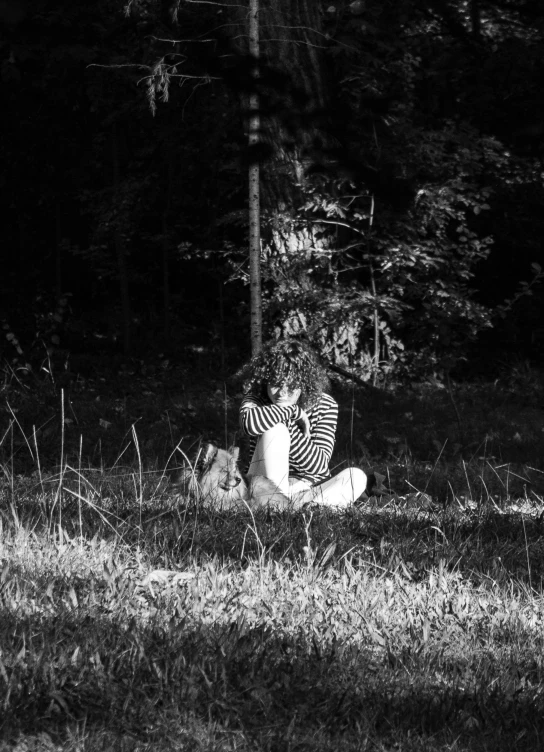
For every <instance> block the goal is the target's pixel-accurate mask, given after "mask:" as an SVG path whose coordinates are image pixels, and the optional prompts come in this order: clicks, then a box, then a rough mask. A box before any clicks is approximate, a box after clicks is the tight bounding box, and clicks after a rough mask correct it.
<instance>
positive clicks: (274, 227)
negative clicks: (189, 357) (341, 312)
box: [231, 0, 328, 352]
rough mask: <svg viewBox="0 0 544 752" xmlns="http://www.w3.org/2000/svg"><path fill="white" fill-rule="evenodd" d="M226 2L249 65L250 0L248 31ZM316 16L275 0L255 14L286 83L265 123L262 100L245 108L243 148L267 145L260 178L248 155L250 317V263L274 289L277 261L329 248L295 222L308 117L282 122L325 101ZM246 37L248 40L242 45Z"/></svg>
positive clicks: (267, 52) (308, 3)
mask: <svg viewBox="0 0 544 752" xmlns="http://www.w3.org/2000/svg"><path fill="white" fill-rule="evenodd" d="M231 2H232V14H233V17H234V18H236V19H237V22H238V23H237V24H235V25H234V33H233V40H234V43H235V44H236V45H237V46H238V49H239V50H240V52H241V53H242V54H244V53H245V54H247V53H248V52H249V54H250V56H251V58H253V60H256V59H257V58H258V55H259V45H258V38H256V37H255V21H254V14H255V13H256V10H255V9H256V2H257V0H250V25H249V28H248V27H247V26H246V18H247V13H244V11H243V9H241V8H240V5H239V4H235V3H234V0H231ZM320 18H321V16H320V6H319V3H315V2H313V1H312V0H282V2H281V3H272V2H270V1H269V2H268V3H267V4H266V7H264V5H263V6H262V7H261V8H260V10H259V12H258V19H259V27H260V31H261V38H262V37H265V38H266V39H265V41H262V42H261V45H260V47H261V52H264V56H265V59H266V64H267V66H269V67H270V68H271V69H273V70H276V71H279V73H280V74H281V75H284V76H285V84H284V88H283V89H281V90H280V89H277V90H276V91H272V92H271V91H270V90H268V89H267V90H266V92H265V94H266V97H267V100H266V109H267V111H268V114H267V116H266V118H262V117H261V119H260V120H261V121H260V122H259V118H258V114H259V107H262V106H263V101H261V102H259V97H258V95H257V94H254V95H252V96H251V97H250V99H249V103H248V104H249V138H250V144H252V145H256V144H257V143H258V142H259V140H260V141H262V142H264V143H265V144H267V145H269V146H270V152H271V155H272V156H271V158H270V160H269V161H268V162H267V165H266V170H263V171H261V175H260V178H259V175H258V168H259V165H258V162H257V160H256V159H251V156H250V209H249V211H250V220H249V221H250V249H251V250H250V259H252V262H251V263H252V266H251V265H250V277H251V287H252V295H251V302H252V312H253V306H255V309H256V308H257V305H258V301H257V298H258V300H259V302H260V300H261V292H260V286H261V280H260V279H259V280H258V281H257V279H255V280H254V278H253V274H254V272H255V271H256V268H257V258H258V259H259V260H261V259H262V260H263V261H264V263H265V267H264V268H263V270H262V275H263V281H265V280H272V281H273V284H274V285H276V284H277V282H278V280H277V279H276V277H277V275H278V274H279V275H280V277H281V275H282V272H283V273H284V272H286V270H287V266H288V265H287V266H286V265H285V264H284V262H285V261H290V260H291V259H295V258H298V259H301V258H302V257H303V256H305V255H306V256H307V254H308V253H312V252H318V253H319V252H321V250H322V249H323V248H324V247H326V246H327V245H328V239H327V238H326V234H325V233H324V232H323V226H319V227H316V226H314V224H313V223H311V222H308V221H305V222H301V221H300V219H296V209H297V208H298V205H299V204H300V202H301V198H302V195H301V190H300V187H301V185H302V184H304V181H305V169H306V167H307V166H308V163H309V160H308V156H307V152H308V151H309V150H310V147H311V145H312V141H313V138H314V136H315V131H314V129H313V127H312V124H311V118H308V119H307V120H308V121H310V122H309V125H304V126H297V127H296V132H293V130H292V123H290V122H288V121H289V120H290V118H291V116H293V118H292V119H293V120H294V121H297V120H298V121H299V122H303V120H304V118H302V117H301V118H297V114H308V113H311V111H312V109H321V108H323V107H324V105H325V102H326V99H327V97H326V94H325V86H324V80H325V79H324V75H323V63H322V60H321V48H322V45H323V36H322V35H320V24H321V21H320ZM252 24H253V25H252ZM248 32H249V41H248V43H247V44H246V42H245V40H246V39H247V36H248ZM261 99H262V98H261ZM301 100H306V110H305V113H301V112H300V101H301ZM297 110H298V113H297ZM286 115H287V117H286ZM250 153H251V149H250ZM259 185H260V189H261V195H260V208H261V209H262V210H263V214H262V215H261V222H262V224H263V227H262V229H263V240H262V247H261V243H258V241H257V235H256V232H257V219H256V218H257V216H258V212H259V204H258V203H257V201H258V187H259ZM263 222H264V223H263ZM257 253H258V254H259V256H257ZM299 270H300V272H301V275H302V277H304V276H307V275H305V273H303V270H302V268H301V267H300V269H299ZM287 273H289V272H287ZM295 276H296V275H295ZM302 277H301V279H300V284H301V285H302V287H304V285H305V280H304V279H302ZM295 286H296V285H295ZM295 297H296V295H295V296H293V300H292V303H293V305H296V300H295V299H294V298H295ZM256 315H258V317H259V320H258V321H259V323H258V324H257V319H256V320H255V330H254V328H253V327H254V325H253V321H252V349H253V352H255V351H256V350H257V349H259V348H260V341H259V340H258V339H257V335H256V334H254V331H255V332H256V330H257V327H261V326H262V325H261V321H260V317H261V315H262V314H261V311H260V310H259V311H258V314H256ZM288 317H289V316H287V318H288ZM295 318H296V315H295ZM282 326H283V324H282ZM284 329H285V327H284ZM288 329H289V326H287V330H288ZM254 336H255V340H254V339H253V338H254Z"/></svg>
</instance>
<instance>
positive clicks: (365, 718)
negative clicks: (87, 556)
mask: <svg viewBox="0 0 544 752" xmlns="http://www.w3.org/2000/svg"><path fill="white" fill-rule="evenodd" d="M0 623H1V624H2V628H1V635H2V650H3V653H2V666H3V670H2V675H3V681H4V683H5V685H6V684H7V687H8V692H7V694H4V699H3V707H4V714H3V720H2V725H1V729H2V733H3V735H4V737H5V738H10V737H11V738H14V735H15V734H16V732H17V731H20V730H23V731H25V732H27V733H32V732H36V731H43V730H47V731H48V732H49V733H51V734H52V735H53V736H57V737H62V736H63V735H64V733H65V730H66V728H67V727H71V728H73V727H74V726H76V727H77V726H79V727H80V728H84V729H85V734H86V735H87V736H89V737H91V736H92V734H93V729H94V730H99V731H100V732H101V733H103V732H104V733H107V734H109V735H110V740H111V738H117V742H116V743H114V744H112V743H111V741H110V745H109V747H108V748H110V749H114V748H119V749H131V748H136V747H137V744H149V745H150V747H149V748H150V749H151V748H153V745H155V747H154V748H159V749H163V748H164V749H167V748H170V747H169V746H168V745H167V744H166V741H167V740H168V738H169V733H170V732H171V730H172V728H171V724H172V723H173V722H174V723H175V722H176V721H177V722H178V723H180V724H182V721H183V718H186V717H187V716H189V715H190V716H192V717H196V718H198V719H200V720H201V722H202V724H204V725H205V726H207V727H208V728H209V729H210V734H211V735H213V734H214V733H217V731H218V729H221V730H222V733H224V732H225V731H230V732H233V733H234V732H237V733H241V734H242V735H243V738H244V740H245V741H246V744H244V745H241V746H238V747H236V748H237V749H240V748H243V749H246V748H247V749H255V750H261V749H263V750H264V749H287V748H291V749H295V748H296V749H308V750H309V749H330V750H333V749H339V748H342V749H348V750H349V749H365V748H367V747H365V746H364V745H368V748H369V749H370V748H378V749H381V748H382V747H380V746H377V745H379V744H384V745H387V744H393V743H395V742H397V743H398V742H399V741H400V742H403V743H404V745H405V746H402V749H405V750H413V751H414V752H415V751H416V750H421V749H444V750H445V749H452V748H454V749H458V750H496V751H497V752H498V751H501V752H502V751H503V752H507V751H508V752H511V751H512V750H518V749H519V750H537V749H540V748H541V747H540V746H539V745H540V744H541V742H542V739H543V738H544V715H543V712H542V711H543V703H542V696H541V681H542V671H541V665H540V663H538V661H537V660H536V657H533V656H525V657H522V658H521V659H519V660H518V662H517V663H516V665H515V666H512V665H510V664H508V663H504V662H503V663H501V662H499V660H496V659H494V658H493V656H492V655H491V654H488V655H486V654H485V651H484V652H482V653H481V654H479V655H474V656H470V655H469V656H467V655H458V656H455V657H452V656H450V657H449V658H448V660H447V661H446V660H444V658H443V650H442V648H441V646H440V645H435V646H434V647H433V646H432V644H429V646H428V648H427V650H426V651H424V652H421V651H418V650H415V649H414V650H413V651H410V650H409V651H408V652H407V651H406V650H405V651H404V652H403V654H402V655H400V654H399V655H395V653H394V651H392V650H391V649H389V648H382V649H377V648H376V647H375V646H374V645H372V642H371V640H370V639H369V637H368V636H367V635H365V634H364V632H362V633H361V635H360V637H359V638H358V639H356V640H350V641H349V642H343V641H341V640H337V639H334V638H333V639H328V640H323V636H322V635H321V636H320V635H316V634H314V635H308V634H304V633H302V631H301V633H300V635H297V636H293V635H289V634H285V633H281V632H280V631H275V630H274V629H272V628H271V627H270V626H268V625H259V624H255V625H249V624H247V623H246V622H245V620H244V619H243V618H237V619H236V620H234V621H228V620H226V621H224V622H223V623H220V622H219V620H218V621H217V622H216V623H215V624H213V625H211V626H210V625H205V624H202V623H198V622H192V621H190V620H189V619H187V618H177V617H175V616H172V618H171V619H170V621H169V622H166V623H165V622H164V621H163V620H158V619H153V618H151V619H150V620H149V621H148V622H147V623H145V622H142V621H137V620H136V618H135V617H133V618H132V619H131V618H127V619H112V618H108V616H107V615H102V616H96V615H95V616H91V615H90V614H88V613H87V614H86V613H79V612H78V611H77V610H75V611H72V612H69V613H67V612H65V613H64V614H62V615H59V614H56V615H53V614H51V615H47V614H45V613H41V614H36V615H33V616H24V617H21V615H18V614H17V613H15V612H14V611H13V610H11V609H9V608H6V607H5V606H4V608H2V611H1V612H0ZM520 637H521V639H523V635H520ZM441 651H442V652H441ZM482 656H484V658H485V660H484V659H483V658H482ZM469 677H470V678H469ZM520 677H525V679H526V682H525V684H523V683H520V681H519V678H520ZM127 739H128V740H131V742H130V744H129V743H127ZM122 740H124V741H122ZM317 740H319V742H317ZM196 741H197V740H196V739H195V740H193V743H195V744H196ZM212 741H213V740H212V739H210V746H209V747H207V746H205V745H203V746H195V747H194V748H195V749H201V748H206V749H207V748H209V749H213V748H219V747H214V746H213V744H212V743H211V742H212ZM287 743H288V744H287ZM454 743H456V744H457V746H455V747H453V746H448V745H453V744H454ZM339 745H340V746H339ZM372 745H375V746H374V747H373V746H372ZM427 745H428V746H427ZM91 748H93V747H89V749H91ZM139 748H140V749H141V748H142V747H141V746H140V747H139ZM172 748H174V745H173V746H172ZM175 748H179V747H175ZM183 748H184V749H185V748H188V749H191V748H193V747H192V746H191V745H188V746H187V747H185V746H184V747H183ZM233 748H234V747H233ZM385 748H389V747H385Z"/></svg>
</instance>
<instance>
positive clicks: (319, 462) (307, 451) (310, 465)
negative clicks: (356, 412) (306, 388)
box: [240, 394, 338, 484]
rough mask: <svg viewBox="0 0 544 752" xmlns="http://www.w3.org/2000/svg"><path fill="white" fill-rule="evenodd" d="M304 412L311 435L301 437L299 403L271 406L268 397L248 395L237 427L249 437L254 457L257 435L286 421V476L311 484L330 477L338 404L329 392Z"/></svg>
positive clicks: (241, 408)
mask: <svg viewBox="0 0 544 752" xmlns="http://www.w3.org/2000/svg"><path fill="white" fill-rule="evenodd" d="M306 414H307V415H308V419H309V421H310V436H304V434H303V433H302V430H301V428H300V427H299V425H298V423H297V421H298V420H299V419H300V416H301V409H300V407H299V406H298V405H282V406H279V405H273V404H272V403H271V402H270V400H269V399H268V398H263V397H257V396H255V395H252V394H248V395H247V396H246V397H245V398H244V399H243V400H242V404H241V406H240V426H241V428H242V431H243V432H244V433H245V434H246V435H247V436H249V437H250V442H249V447H250V456H253V452H254V451H255V445H256V444H257V439H258V437H259V436H260V435H261V434H262V433H264V432H265V431H267V430H268V429H269V428H272V427H273V426H275V425H277V424H278V423H285V425H286V426H287V428H288V429H289V435H290V437H291V449H290V452H289V475H290V476H295V477H297V478H303V479H304V480H307V481H309V482H310V483H312V484H314V483H320V482H321V481H323V480H325V479H326V478H328V477H329V476H330V471H329V462H330V459H331V455H332V450H333V448H334V437H335V433H336V423H337V420H338V405H337V404H336V402H335V401H334V400H333V398H332V397H330V396H329V395H328V394H322V395H321V398H320V399H319V402H318V403H317V404H316V405H314V407H311V408H308V410H306Z"/></svg>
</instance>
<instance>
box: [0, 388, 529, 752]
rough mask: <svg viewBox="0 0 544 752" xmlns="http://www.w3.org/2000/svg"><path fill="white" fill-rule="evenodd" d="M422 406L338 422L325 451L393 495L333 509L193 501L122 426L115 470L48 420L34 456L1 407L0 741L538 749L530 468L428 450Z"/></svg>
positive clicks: (356, 405) (2, 746)
mask: <svg viewBox="0 0 544 752" xmlns="http://www.w3.org/2000/svg"><path fill="white" fill-rule="evenodd" d="M367 399H368V397H366V396H364V395H363V396H362V397H361V396H359V397H358V401H357V402H354V401H352V402H351V405H350V401H349V400H350V392H349V391H348V392H347V396H345V398H344V399H343V401H342V403H341V405H342V407H343V408H344V414H345V411H348V414H349V410H351V415H354V416H355V419H356V418H357V416H356V413H355V411H356V410H359V411H361V410H363V409H364V403H365V400H367ZM383 399H384V404H383V411H382V413H381V415H382V418H383V423H384V424H387V423H388V421H389V420H390V417H389V415H388V413H387V410H388V409H391V415H392V414H393V412H394V410H396V415H397V417H398V416H399V415H401V413H400V412H399V411H400V409H403V410H404V407H405V406H404V405H402V408H399V404H398V403H397V404H396V406H395V405H392V406H391V407H390V408H389V407H388V406H387V405H386V404H385V401H387V400H390V399H391V398H390V397H385V398H383ZM418 399H419V398H418ZM448 400H449V406H448V407H447V409H448V410H451V412H452V413H455V411H454V410H453V406H452V403H451V398H450V397H448ZM218 401H219V397H218ZM424 404H425V403H424V400H423V399H422V398H421V407H420V408H418V407H417V405H418V403H417V400H415V401H414V400H413V399H412V403H411V409H410V410H406V411H405V412H411V415H412V417H405V418H404V423H403V421H402V420H401V419H400V418H399V419H398V420H396V422H394V426H390V425H384V426H383V431H384V432H386V429H387V430H390V431H391V434H390V438H392V437H394V436H396V437H400V439H399V441H392V442H388V441H387V440H386V438H383V435H382V439H381V440H382V441H383V442H384V443H383V449H382V450H380V451H377V452H376V453H375V454H374V455H372V452H371V445H370V443H367V442H369V441H370V440H369V439H368V438H367V437H366V436H365V434H364V429H363V430H362V431H360V430H359V429H358V428H356V429H355V432H352V434H351V439H350V428H349V423H348V428H345V425H346V423H345V421H344V427H343V428H342V429H341V431H340V434H339V449H340V451H339V453H338V455H337V457H336V462H337V463H338V465H339V466H340V465H342V464H343V462H347V461H351V460H350V458H349V457H348V452H347V451H346V447H347V446H348V441H350V442H351V443H350V444H349V449H350V452H351V454H352V455H353V454H355V455H357V453H359V459H360V460H363V461H364V466H365V467H366V466H368V465H370V464H372V465H373V466H374V467H375V468H376V469H378V470H381V471H382V473H383V474H385V475H386V479H387V480H386V483H387V485H388V487H389V490H390V492H389V493H387V494H385V493H382V495H380V496H378V497H371V498H370V499H363V501H362V503H360V504H358V505H357V506H355V507H354V508H353V509H351V510H348V511H345V512H343V513H339V514H338V513H333V512H332V511H330V510H319V509H310V508H308V509H306V510H303V511H302V512H299V513H297V514H287V513H277V512H271V513H266V512H260V513H258V514H252V513H251V512H250V511H249V510H247V509H241V510H240V511H238V512H231V513H228V514H227V513H218V512H214V511H213V510H211V509H209V508H206V507H205V506H202V505H198V504H195V503H193V502H191V501H190V500H188V499H186V498H183V497H180V496H179V495H176V494H175V493H173V490H172V486H171V484H170V483H169V469H170V465H171V463H169V462H168V461H167V460H168V458H166V461H165V462H164V463H163V464H162V465H161V464H160V463H159V462H158V460H157V459H155V461H153V462H148V460H147V457H148V456H149V455H148V454H147V451H146V449H145V447H146V442H147V441H148V440H149V439H148V438H146V436H145V435H144V436H141V435H140V434H139V432H137V431H136V428H135V429H134V430H130V432H129V433H127V438H126V441H127V447H128V448H127V449H126V451H125V453H124V454H123V455H122V456H120V457H119V458H116V459H117V461H116V462H114V463H113V465H112V466H111V467H109V468H108V469H106V467H105V463H102V464H98V466H96V465H92V464H90V463H89V458H88V457H85V455H84V452H83V450H82V449H81V447H82V446H83V445H84V439H82V440H81V441H80V442H79V447H78V445H77V444H75V445H74V446H71V445H70V440H69V439H68V438H67V436H66V434H65V433H64V435H63V432H62V430H61V433H60V436H58V437H57V438H58V439H59V441H58V443H57V444H56V446H55V452H56V456H57V460H56V466H55V465H54V464H53V463H51V465H50V466H49V463H48V462H46V461H44V460H42V459H41V458H42V456H43V454H42V453H41V451H40V450H41V445H40V441H39V439H38V440H36V441H34V440H33V439H34V435H33V433H32V432H28V429H27V424H26V423H25V420H24V415H23V412H24V411H21V410H19V412H15V410H13V413H14V416H16V417H17V421H15V420H14V416H13V417H12V415H11V413H9V412H6V416H7V418H8V420H7V423H6V430H5V431H4V432H3V435H4V439H3V449H4V456H3V461H2V472H3V478H2V481H1V482H0V651H1V652H0V719H1V720H0V738H1V741H0V750H1V751H2V752H8V750H9V752H14V750H16V752H24V751H25V750H58V752H61V751H62V752H72V751H74V752H75V750H85V751H87V750H89V751H90V750H93V752H94V750H120V751H121V750H123V751H124V750H127V751H128V750H140V751H142V752H143V751H144V750H158V751H159V752H163V751H165V752H166V750H210V752H211V750H214V751H215V750H242V751H246V750H247V751H248V752H249V751H250V750H251V752H254V751H255V750H256V751H260V750H263V751H264V750H308V751H309V750H312V751H313V750H317V751H319V750H347V751H348V752H349V751H350V750H380V751H382V752H386V751H387V752H392V751H393V750H396V751H398V750H402V751H404V752H416V751H417V752H421V751H425V750H428V752H445V751H446V750H459V752H460V751H461V750H462V751H465V750H467V751H469V750H470V751H471V752H472V751H474V752H479V751H480V750H482V751H483V750H493V751H497V752H511V751H512V750H520V751H521V750H523V751H526V750H535V751H536V750H541V749H542V748H543V747H544V658H543V655H544V652H543V647H544V645H543V642H544V623H543V622H544V603H543V595H542V593H543V587H542V579H543V577H544V564H543V562H544V556H543V554H544V523H543V518H544V511H543V510H544V505H543V498H542V495H541V494H542V491H541V488H542V485H541V484H542V468H541V467H540V466H539V464H538V462H537V461H535V458H534V457H531V462H530V463H527V464H523V465H522V464H520V463H518V462H516V463H513V462H508V461H506V460H505V457H504V456H502V457H497V456H496V453H495V452H491V451H487V450H485V447H484V448H483V449H482V448H481V447H478V448H476V447H474V454H473V456H470V455H469V454H466V451H467V450H466V448H465V449H464V450H463V452H461V451H460V450H456V451H453V450H452V451H447V450H446V449H443V450H442V451H440V450H441V449H442V445H441V446H440V447H439V449H438V450H437V449H436V448H435V455H434V457H433V456H432V454H431V452H430V449H431V447H433V446H434V445H433V438H434V436H439V435H440V433H439V427H438V424H437V423H436V424H433V426H434V428H433V430H434V431H435V434H434V435H433V436H431V437H428V436H423V437H421V440H420V443H419V444H418V443H416V440H415V438H414V437H415V436H416V435H417V432H416V429H415V428H414V433H413V435H412V434H411V433H410V432H409V431H408V428H409V427H410V426H411V425H413V423H412V421H413V422H414V423H417V422H418V421H419V416H418V414H417V410H418V409H420V410H421V415H423V414H424V413H425V410H424ZM445 404H446V399H445V398H444V405H445ZM456 404H457V410H460V408H459V403H458V402H457V403H456ZM11 407H12V409H13V404H11ZM228 407H229V409H230V406H228ZM433 408H434V409H435V410H436V412H437V413H438V412H439V408H438V400H435V401H434V403H433ZM443 409H444V410H445V409H446V407H444V408H443ZM465 409H466V410H467V413H466V414H467V415H468V408H466V407H463V410H465ZM76 410H77V405H74V411H76ZM59 412H60V414H64V415H66V401H65V404H64V407H62V406H61V407H60V408H59ZM430 412H431V411H430V410H429V411H428V413H427V418H428V421H429V423H428V425H430V417H429V414H430ZM402 414H404V413H402ZM488 418H489V413H488ZM489 419H490V418H489ZM452 420H454V418H452ZM391 422H393V419H391ZM62 425H66V424H65V423H64V421H63V423H62ZM228 430H229V431H230V430H231V429H230V428H229V429H228ZM372 430H374V428H373V429H372ZM375 430H376V432H377V431H378V427H376V429H375ZM464 430H465V431H466V432H469V431H470V430H472V428H470V426H469V425H467V426H465V427H464ZM508 430H510V428H509V429H508ZM531 430H532V429H531ZM535 430H536V429H535ZM17 431H18V432H19V438H20V437H23V438H24V441H23V445H24V447H25V451H26V452H27V454H28V455H29V456H31V457H32V462H33V466H32V467H29V468H28V471H27V472H25V473H24V474H22V473H18V472H16V471H15V468H16V467H17V461H16V458H14V457H13V455H10V448H11V447H14V446H15V445H16V441H15V438H14V437H15V433H16V432H17ZM393 431H395V434H393ZM232 432H234V429H232ZM388 435H389V434H388ZM173 438H174V439H175V440H176V441H177V437H173ZM357 441H360V442H361V446H358V445H357V444H356V442H357ZM467 441H468V440H467ZM484 444H485V442H484ZM129 445H130V446H129ZM399 445H402V446H404V447H405V449H403V450H399ZM173 446H175V444H174V445H173ZM503 446H506V444H504V445H503ZM391 447H392V448H391ZM427 447H428V449H429V455H428V456H426V455H425V452H426V451H427ZM49 450H50V452H51V455H52V454H53V449H52V448H49ZM171 451H173V449H171ZM161 468H164V469H161ZM539 484H540V485H539Z"/></svg>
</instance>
